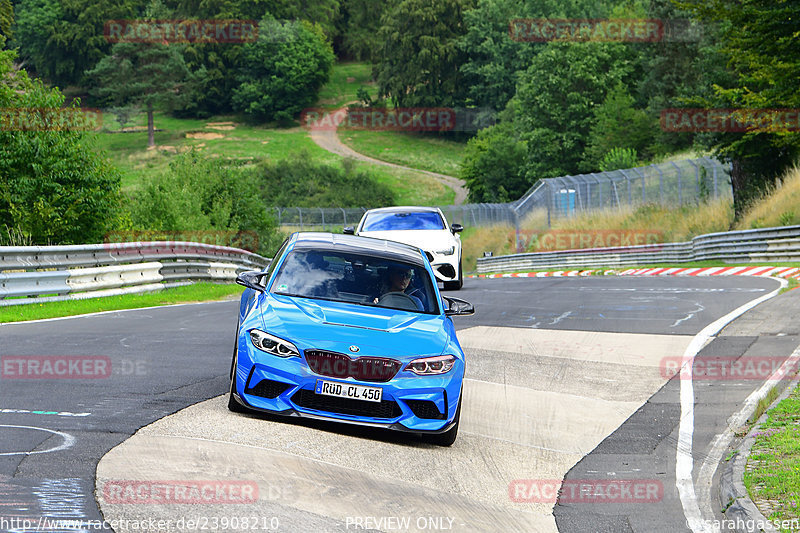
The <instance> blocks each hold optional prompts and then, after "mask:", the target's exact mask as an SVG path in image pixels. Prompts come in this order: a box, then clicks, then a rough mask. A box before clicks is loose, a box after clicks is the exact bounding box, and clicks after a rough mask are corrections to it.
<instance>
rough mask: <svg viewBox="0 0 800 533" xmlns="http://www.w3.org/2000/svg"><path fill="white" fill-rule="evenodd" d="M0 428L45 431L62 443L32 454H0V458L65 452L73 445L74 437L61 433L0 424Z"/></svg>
mask: <svg viewBox="0 0 800 533" xmlns="http://www.w3.org/2000/svg"><path fill="white" fill-rule="evenodd" d="M0 428H15V429H33V430H35V431H45V432H47V433H52V434H53V435H58V436H59V437H61V438H62V439H64V442H62V443H61V444H60V445H59V446H55V447H53V448H50V449H48V450H39V451H34V452H0V456H8V455H34V454H39V453H50V452H59V451H61V450H66V449H67V448H70V447H72V445H73V444H75V437H73V436H72V435H70V434H69V433H63V432H61V431H55V430H53V429H47V428H40V427H35V426H12V425H6V424H0Z"/></svg>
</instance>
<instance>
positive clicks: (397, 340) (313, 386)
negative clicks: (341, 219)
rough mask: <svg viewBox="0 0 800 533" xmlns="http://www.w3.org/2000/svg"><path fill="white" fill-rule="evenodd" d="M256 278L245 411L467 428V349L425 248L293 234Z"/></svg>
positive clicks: (444, 441)
mask: <svg viewBox="0 0 800 533" xmlns="http://www.w3.org/2000/svg"><path fill="white" fill-rule="evenodd" d="M237 283H239V284H241V285H244V286H245V287H247V290H245V292H244V294H242V299H241V304H240V306H239V325H238V327H237V336H236V344H235V346H234V351H233V363H232V365H231V388H230V398H229V401H228V407H229V408H230V410H231V411H235V412H249V411H262V412H269V413H274V414H280V415H288V416H301V417H308V418H318V419H325V420H336V421H340V422H347V423H352V424H360V425H366V426H376V427H384V428H389V429H394V430H399V431H409V432H414V433H419V434H424V435H425V438H426V439H427V440H429V441H431V442H434V443H436V444H440V445H444V446H449V445H451V444H453V442H454V441H455V438H456V435H457V433H458V422H459V414H460V411H461V391H462V386H461V384H462V381H463V379H464V352H463V351H462V349H461V346H460V345H459V343H458V339H457V338H456V334H455V328H454V327H453V322H452V320H451V319H450V316H451V315H467V314H472V313H473V312H474V309H473V307H472V305H470V304H469V303H467V302H465V301H464V300H460V299H458V298H448V297H442V296H440V294H439V289H438V287H437V285H436V278H435V277H434V273H433V270H432V269H431V265H430V262H429V258H428V257H427V256H426V255H425V253H424V252H422V251H421V250H420V249H419V248H414V247H412V246H408V245H405V244H400V243H396V242H391V241H385V240H382V239H373V238H369V237H356V236H352V235H334V234H330V233H295V234H293V235H291V236H290V237H289V238H288V239H287V240H286V242H284V244H283V246H282V247H281V249H280V250H279V251H278V253H276V254H275V258H274V260H273V261H272V262H271V263H270V265H269V268H267V270H266V271H264V272H243V273H242V274H240V275H239V277H238V279H237Z"/></svg>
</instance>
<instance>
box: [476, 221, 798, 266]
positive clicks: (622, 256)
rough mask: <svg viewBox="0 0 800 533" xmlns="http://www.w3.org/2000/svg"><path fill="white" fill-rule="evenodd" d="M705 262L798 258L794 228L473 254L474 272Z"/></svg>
mask: <svg viewBox="0 0 800 533" xmlns="http://www.w3.org/2000/svg"><path fill="white" fill-rule="evenodd" d="M708 260H718V261H719V260H722V261H725V262H737V263H757V262H764V261H776V262H794V261H798V262H800V226H783V227H776V228H762V229H753V230H744V231H728V232H722V233H709V234H706V235H699V236H697V237H695V238H693V239H692V240H691V241H688V242H674V243H665V244H643V245H637V246H619V247H611V248H592V249H581V250H561V251H554V252H534V253H521V254H511V255H504V256H497V257H479V258H478V272H479V273H481V274H484V273H487V272H512V271H517V270H536V269H540V268H567V267H569V268H584V267H585V268H592V267H620V266H636V265H652V264H657V263H688V262H691V261H708Z"/></svg>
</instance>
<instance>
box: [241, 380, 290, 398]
mask: <svg viewBox="0 0 800 533" xmlns="http://www.w3.org/2000/svg"><path fill="white" fill-rule="evenodd" d="M289 387H291V385H289V384H288V383H282V382H280V381H273V380H271V379H262V380H261V381H259V382H258V383H257V384H256V386H255V387H252V388H250V389H245V391H244V393H245V394H252V395H253V396H261V397H262V398H269V399H270V400H272V399H275V398H277V397H278V396H280V395H281V394H283V393H284V391H286V389H288V388H289Z"/></svg>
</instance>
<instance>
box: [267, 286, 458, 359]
mask: <svg viewBox="0 0 800 533" xmlns="http://www.w3.org/2000/svg"><path fill="white" fill-rule="evenodd" d="M265 304H266V305H264V306H263V307H262V308H261V313H262V319H263V322H264V327H265V328H266V330H267V332H269V333H271V334H273V335H276V336H278V337H281V338H283V339H286V340H288V341H291V342H293V343H294V344H296V345H297V347H298V348H300V349H301V350H303V349H320V350H331V351H335V352H340V353H347V354H351V353H352V354H353V357H359V356H363V355H372V356H382V357H395V358H397V357H401V358H412V357H414V356H419V355H439V354H441V353H442V352H443V351H444V349H445V347H446V346H447V345H448V343H449V340H450V339H449V334H448V332H447V328H446V327H445V322H444V319H443V317H442V316H440V315H426V314H421V313H411V312H406V311H399V310H395V309H384V308H380V307H371V306H360V305H355V304H348V303H342V302H330V301H326V300H315V299H311V298H297V297H290V296H282V295H275V294H268V295H267V299H266V302H265ZM351 346H358V348H359V351H358V352H357V354H355V353H353V352H352V350H350V347H351Z"/></svg>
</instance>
